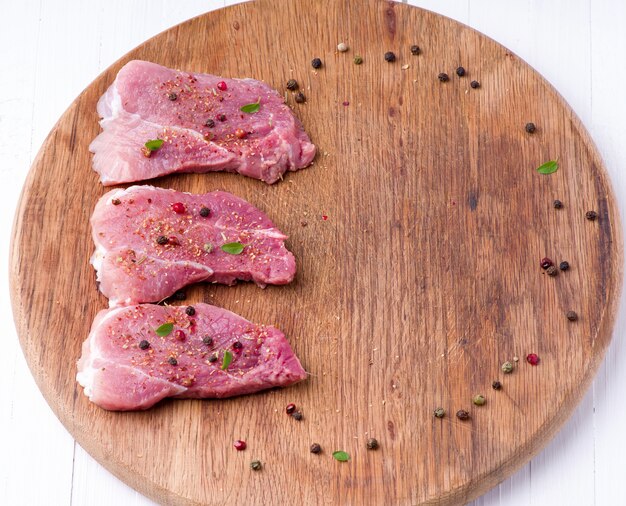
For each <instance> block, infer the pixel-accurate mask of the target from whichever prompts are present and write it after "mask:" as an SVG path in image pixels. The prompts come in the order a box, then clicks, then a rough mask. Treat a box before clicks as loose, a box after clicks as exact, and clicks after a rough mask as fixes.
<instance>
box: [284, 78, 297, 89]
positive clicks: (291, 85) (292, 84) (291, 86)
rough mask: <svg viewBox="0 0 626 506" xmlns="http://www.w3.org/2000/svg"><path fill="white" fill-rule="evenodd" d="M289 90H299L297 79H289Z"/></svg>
mask: <svg viewBox="0 0 626 506" xmlns="http://www.w3.org/2000/svg"><path fill="white" fill-rule="evenodd" d="M287 89H288V90H291V91H295V90H297V89H298V81H296V80H295V79H289V81H287Z"/></svg>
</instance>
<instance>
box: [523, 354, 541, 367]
mask: <svg viewBox="0 0 626 506" xmlns="http://www.w3.org/2000/svg"><path fill="white" fill-rule="evenodd" d="M526 362H528V363H529V364H530V365H537V364H538V363H539V356H538V355H537V354H536V353H529V354H528V355H526Z"/></svg>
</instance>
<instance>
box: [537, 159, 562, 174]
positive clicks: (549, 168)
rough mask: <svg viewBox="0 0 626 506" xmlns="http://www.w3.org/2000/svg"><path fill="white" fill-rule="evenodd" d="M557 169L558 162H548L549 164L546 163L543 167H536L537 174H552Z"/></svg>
mask: <svg viewBox="0 0 626 506" xmlns="http://www.w3.org/2000/svg"><path fill="white" fill-rule="evenodd" d="M558 169H559V162H558V160H550V161H549V162H546V163H544V164H543V165H540V166H539V167H537V172H539V174H552V173H553V172H556V171H557V170H558Z"/></svg>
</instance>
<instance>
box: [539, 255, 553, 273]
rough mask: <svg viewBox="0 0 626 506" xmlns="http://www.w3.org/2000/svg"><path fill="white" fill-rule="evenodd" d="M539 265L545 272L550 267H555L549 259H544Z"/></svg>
mask: <svg viewBox="0 0 626 506" xmlns="http://www.w3.org/2000/svg"><path fill="white" fill-rule="evenodd" d="M539 265H540V266H541V268H542V269H543V270H544V271H545V270H546V269H547V268H548V267H552V266H553V265H554V262H553V261H552V260H550V259H549V258H548V257H543V258H542V259H541V262H539Z"/></svg>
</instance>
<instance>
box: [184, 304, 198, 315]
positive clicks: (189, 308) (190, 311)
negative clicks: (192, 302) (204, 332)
mask: <svg viewBox="0 0 626 506" xmlns="http://www.w3.org/2000/svg"><path fill="white" fill-rule="evenodd" d="M185 313H187V315H188V316H193V315H195V314H196V309H195V308H194V307H193V306H187V307H186V308H185Z"/></svg>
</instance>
